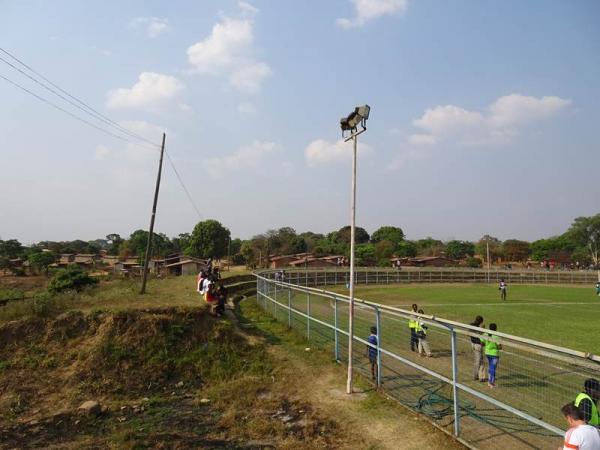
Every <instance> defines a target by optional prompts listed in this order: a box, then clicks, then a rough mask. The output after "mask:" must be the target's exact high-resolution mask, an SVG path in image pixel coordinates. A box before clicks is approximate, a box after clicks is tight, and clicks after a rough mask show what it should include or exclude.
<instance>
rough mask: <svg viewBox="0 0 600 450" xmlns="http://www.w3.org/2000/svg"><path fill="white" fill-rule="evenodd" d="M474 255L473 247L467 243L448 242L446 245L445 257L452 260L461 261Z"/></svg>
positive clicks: (470, 243)
mask: <svg viewBox="0 0 600 450" xmlns="http://www.w3.org/2000/svg"><path fill="white" fill-rule="evenodd" d="M474 254H475V245H473V243H472V242H468V241H457V240H454V241H450V242H448V243H447V244H446V256H447V257H448V258H452V259H463V258H464V257H466V256H473V255H474Z"/></svg>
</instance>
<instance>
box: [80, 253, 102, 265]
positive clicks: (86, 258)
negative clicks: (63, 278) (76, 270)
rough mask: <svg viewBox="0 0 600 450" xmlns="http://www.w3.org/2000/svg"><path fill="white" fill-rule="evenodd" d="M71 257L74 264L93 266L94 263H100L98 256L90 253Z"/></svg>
mask: <svg viewBox="0 0 600 450" xmlns="http://www.w3.org/2000/svg"><path fill="white" fill-rule="evenodd" d="M73 256H74V258H73V262H74V263H75V264H84V265H88V264H92V265H93V264H95V263H96V262H99V261H101V256H100V255H96V254H91V253H77V254H75V255H73Z"/></svg>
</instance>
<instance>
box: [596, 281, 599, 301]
mask: <svg viewBox="0 0 600 450" xmlns="http://www.w3.org/2000/svg"><path fill="white" fill-rule="evenodd" d="M596 295H598V297H600V281H598V282H597V283H596Z"/></svg>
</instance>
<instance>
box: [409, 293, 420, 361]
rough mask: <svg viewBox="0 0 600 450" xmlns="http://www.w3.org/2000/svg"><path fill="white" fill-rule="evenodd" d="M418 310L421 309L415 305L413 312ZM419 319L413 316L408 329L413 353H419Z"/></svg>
mask: <svg viewBox="0 0 600 450" xmlns="http://www.w3.org/2000/svg"><path fill="white" fill-rule="evenodd" d="M417 309H419V307H418V306H417V304H416V303H413V305H412V310H413V312H417ZM417 323H418V321H417V318H416V317H415V316H411V317H410V319H408V328H409V330H410V350H411V351H413V352H416V351H417V347H418V342H419V340H418V338H417Z"/></svg>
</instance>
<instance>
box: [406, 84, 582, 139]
mask: <svg viewBox="0 0 600 450" xmlns="http://www.w3.org/2000/svg"><path fill="white" fill-rule="evenodd" d="M570 103H571V101H570V100H568V99H562V98H560V97H554V96H551V97H541V98H536V97H530V96H524V95H520V94H510V95H506V96H503V97H500V98H498V99H497V100H496V101H494V102H493V103H492V104H491V105H489V106H488V108H487V109H486V110H485V111H484V112H479V111H470V110H467V109H464V108H461V107H458V106H455V105H445V106H436V107H434V108H429V109H427V110H426V111H425V113H424V114H423V115H422V116H421V117H420V118H418V119H416V120H414V121H413V125H414V126H415V127H417V128H420V129H421V130H424V131H425V132H426V133H425V134H424V133H417V134H413V135H411V136H410V137H409V139H408V142H409V143H410V144H413V145H422V144H430V145H431V144H435V143H439V142H442V141H457V142H459V143H462V144H484V143H493V142H506V141H507V140H510V139H511V138H513V137H514V136H516V135H517V134H518V132H519V128H520V127H523V126H525V125H526V124H528V123H531V122H535V121H539V120H543V119H546V118H548V117H550V116H552V115H554V114H557V113H558V112H560V111H561V110H563V109H564V108H566V107H567V106H568V105H570Z"/></svg>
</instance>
